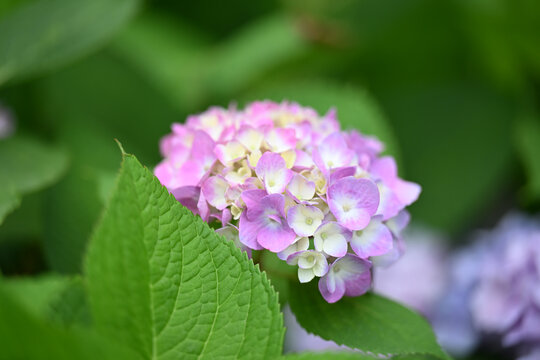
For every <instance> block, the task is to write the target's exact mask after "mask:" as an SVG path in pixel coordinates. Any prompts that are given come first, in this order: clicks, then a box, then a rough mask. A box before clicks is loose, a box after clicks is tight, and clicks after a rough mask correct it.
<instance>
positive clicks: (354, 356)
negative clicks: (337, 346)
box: [282, 350, 376, 360]
mask: <svg viewBox="0 0 540 360" xmlns="http://www.w3.org/2000/svg"><path fill="white" fill-rule="evenodd" d="M282 359H284V360H326V359H336V360H373V359H376V358H375V357H372V356H368V355H362V354H359V353H354V352H349V351H346V350H345V351H340V352H320V353H311V352H302V353H298V354H287V355H285V356H283V357H282Z"/></svg>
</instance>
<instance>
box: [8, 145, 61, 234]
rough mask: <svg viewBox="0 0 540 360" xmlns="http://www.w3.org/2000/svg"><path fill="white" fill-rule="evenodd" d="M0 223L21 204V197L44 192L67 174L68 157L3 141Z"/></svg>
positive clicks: (45, 147)
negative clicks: (40, 190)
mask: <svg viewBox="0 0 540 360" xmlns="http://www.w3.org/2000/svg"><path fill="white" fill-rule="evenodd" d="M0 164H2V166H1V169H0V224H1V223H2V222H3V220H4V217H5V216H6V214H8V213H9V212H10V211H12V210H13V209H15V208H16V207H17V206H18V205H19V203H20V196H21V195H23V194H25V193H29V192H32V191H36V190H39V189H42V188H44V187H46V186H48V185H50V184H51V183H53V182H54V181H56V180H57V179H58V178H59V177H60V175H62V173H63V172H64V170H65V168H66V166H67V156H66V154H65V152H64V151H63V150H61V149H58V148H55V147H52V146H48V145H45V144H42V143H40V142H37V141H35V140H32V139H29V138H23V137H14V138H11V139H8V140H3V141H0Z"/></svg>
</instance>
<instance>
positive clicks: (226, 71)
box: [113, 13, 308, 111]
mask: <svg viewBox="0 0 540 360" xmlns="http://www.w3.org/2000/svg"><path fill="white" fill-rule="evenodd" d="M113 45H114V46H113V50H114V51H115V52H117V53H118V54H119V55H120V56H121V57H123V58H125V60H126V61H127V62H128V63H131V64H133V65H134V66H135V67H136V68H137V69H138V70H139V71H140V73H141V74H142V75H143V76H146V77H147V78H148V79H149V81H150V82H151V83H152V84H154V85H155V86H156V88H157V89H160V91H161V92H162V93H163V95H164V96H166V97H168V98H170V101H171V103H173V104H175V106H178V107H180V108H181V109H189V110H191V111H198V110H200V107H201V106H203V104H204V100H206V99H207V98H208V97H209V96H211V95H217V96H221V97H225V98H226V100H227V101H228V97H230V96H231V95H232V94H234V93H235V92H237V91H239V90H242V89H245V88H246V87H247V86H248V85H249V84H252V83H254V82H255V81H256V80H258V79H260V78H261V77H262V76H263V75H265V74H267V73H269V72H270V71H271V70H273V69H275V68H276V67H277V66H279V65H283V64H284V63H287V62H290V61H292V60H294V59H297V58H299V57H300V56H301V55H302V54H304V53H305V52H306V50H307V48H308V46H307V42H306V41H305V40H304V39H303V38H302V36H301V34H300V33H299V32H298V30H297V29H296V27H295V24H294V22H293V21H292V19H290V18H288V17H285V16H283V15H271V16H268V17H265V18H262V19H257V20H256V21H254V22H253V23H252V24H249V25H247V26H245V27H244V28H242V29H241V30H239V31H238V33H235V34H233V35H231V36H230V37H229V38H228V39H225V40H224V41H223V42H221V43H219V44H218V45H216V46H211V45H209V44H208V41H206V40H205V39H204V36H203V35H201V34H199V33H198V32H197V31H196V30H193V29H190V28H188V27H186V26H181V24H179V23H178V21H177V22H176V23H174V24H173V23H172V21H171V20H170V19H169V18H166V17H163V16H158V15H155V14H151V13H150V14H146V15H144V16H142V17H140V18H139V19H137V20H136V21H135V22H133V23H132V24H131V25H130V26H129V27H128V28H127V29H126V30H125V31H124V32H122V33H121V34H120V36H119V37H118V39H117V41H115V42H114V43H113Z"/></svg>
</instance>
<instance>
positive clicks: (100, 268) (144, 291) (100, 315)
mask: <svg viewBox="0 0 540 360" xmlns="http://www.w3.org/2000/svg"><path fill="white" fill-rule="evenodd" d="M86 273H87V276H88V286H89V295H90V304H91V308H92V310H93V318H94V321H95V324H96V326H97V327H98V329H99V330H100V331H101V332H102V333H104V334H106V335H107V337H109V338H111V339H115V340H117V341H119V342H121V343H124V344H127V345H129V346H130V347H131V348H133V349H135V350H136V351H137V352H138V353H139V354H140V355H141V356H142V357H143V358H145V359H150V358H151V359H178V358H183V359H189V358H197V357H210V358H212V357H230V358H246V357H249V358H273V357H276V356H278V355H280V352H281V346H282V338H283V333H284V328H283V325H282V323H283V319H282V316H281V314H280V313H279V304H278V299H277V294H276V293H275V291H274V290H273V289H272V287H271V286H270V283H269V282H268V280H267V279H266V275H265V274H264V273H261V272H260V271H259V269H258V268H257V267H255V266H254V265H253V263H252V262H251V261H250V260H248V258H247V255H246V254H245V253H242V252H241V251H240V250H239V249H237V248H236V247H235V246H234V245H233V243H232V242H228V241H226V240H225V239H223V238H222V237H218V236H217V235H216V234H215V233H214V232H213V231H212V230H211V229H210V228H209V227H208V225H207V224H205V223H204V222H203V221H202V220H201V219H200V218H198V217H195V216H194V215H193V214H192V213H191V212H190V211H188V210H187V209H185V208H184V207H182V206H181V205H180V203H178V202H177V201H176V200H175V199H174V197H172V195H170V194H169V193H168V191H167V190H166V189H165V188H164V187H162V186H161V185H160V183H159V181H158V180H157V178H155V177H154V176H153V175H152V173H150V171H148V170H147V169H144V168H143V167H142V166H141V165H140V163H139V162H138V161H137V160H136V159H135V157H133V156H131V155H125V156H124V161H123V164H122V169H121V171H120V175H119V178H118V180H117V183H116V187H115V190H114V192H113V194H112V196H111V198H110V202H109V205H108V208H107V210H106V211H105V213H104V215H103V219H102V221H101V223H100V224H99V226H98V228H97V230H96V232H95V235H94V236H93V238H92V241H91V244H90V247H89V252H88V258H87V262H86Z"/></svg>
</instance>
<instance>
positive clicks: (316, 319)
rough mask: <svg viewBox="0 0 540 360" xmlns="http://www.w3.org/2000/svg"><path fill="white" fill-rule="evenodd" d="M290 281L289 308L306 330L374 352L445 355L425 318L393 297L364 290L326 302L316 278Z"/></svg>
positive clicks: (438, 356) (444, 357)
mask: <svg viewBox="0 0 540 360" xmlns="http://www.w3.org/2000/svg"><path fill="white" fill-rule="evenodd" d="M290 284H291V287H290V291H289V303H290V305H291V310H292V311H293V313H294V315H295V317H296V320H297V321H298V323H299V324H300V325H301V326H302V327H303V328H304V329H306V330H307V331H308V332H309V333H313V334H315V335H318V336H320V337H322V338H323V339H325V340H332V341H334V342H336V343H337V344H338V345H346V346H349V347H351V348H354V349H360V350H362V351H364V352H371V353H374V354H385V355H386V354H392V355H409V354H423V353H424V354H426V355H432V356H434V357H436V358H438V359H447V355H446V354H445V353H444V351H443V350H441V348H440V347H439V345H438V344H437V340H436V339H435V335H434V334H433V331H432V330H431V327H430V325H429V324H428V322H427V321H426V320H425V319H424V318H422V317H421V316H420V315H418V314H416V313H415V312H413V311H411V310H409V309H407V308H405V307H403V306H401V305H399V304H397V303H395V302H393V301H390V300H388V299H385V298H383V297H381V296H378V295H375V294H372V293H367V294H365V295H362V296H359V297H354V298H351V297H344V298H342V299H341V300H340V301H338V302H337V303H334V304H329V303H327V302H326V301H325V300H324V299H323V298H322V296H321V295H320V294H319V291H318V289H317V283H316V282H311V283H309V284H307V285H306V284H303V285H301V284H299V283H297V282H291V283H290Z"/></svg>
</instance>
